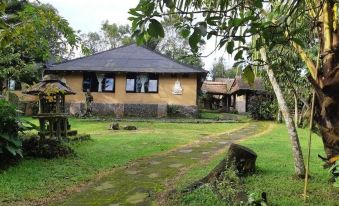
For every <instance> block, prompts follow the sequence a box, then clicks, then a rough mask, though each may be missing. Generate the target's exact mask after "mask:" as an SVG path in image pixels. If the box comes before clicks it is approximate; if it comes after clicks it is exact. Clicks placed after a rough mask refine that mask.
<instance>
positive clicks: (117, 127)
mask: <svg viewBox="0 0 339 206" xmlns="http://www.w3.org/2000/svg"><path fill="white" fill-rule="evenodd" d="M112 129H113V130H119V129H120V126H119V123H115V124H112Z"/></svg>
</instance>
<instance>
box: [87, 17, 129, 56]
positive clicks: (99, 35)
mask: <svg viewBox="0 0 339 206" xmlns="http://www.w3.org/2000/svg"><path fill="white" fill-rule="evenodd" d="M133 42H134V40H133V38H132V33H131V28H130V26H129V25H127V24H126V25H118V24H116V23H112V24H110V23H109V22H108V20H106V21H104V22H103V23H102V25H101V30H100V32H89V33H87V34H82V35H81V46H82V53H83V54H84V55H90V54H94V53H97V52H101V51H105V50H108V49H113V48H116V47H119V46H123V45H127V44H131V43H133Z"/></svg>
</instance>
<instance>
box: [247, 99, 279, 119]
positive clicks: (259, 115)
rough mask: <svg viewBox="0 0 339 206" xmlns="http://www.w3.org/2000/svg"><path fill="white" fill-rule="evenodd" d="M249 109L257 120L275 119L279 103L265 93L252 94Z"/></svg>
mask: <svg viewBox="0 0 339 206" xmlns="http://www.w3.org/2000/svg"><path fill="white" fill-rule="evenodd" d="M248 103H249V104H248V111H249V113H250V116H251V118H253V119H255V120H273V119H274V118H275V115H276V112H277V105H276V104H275V103H274V101H273V98H272V97H270V96H265V95H255V96H251V97H250V99H249V100H248Z"/></svg>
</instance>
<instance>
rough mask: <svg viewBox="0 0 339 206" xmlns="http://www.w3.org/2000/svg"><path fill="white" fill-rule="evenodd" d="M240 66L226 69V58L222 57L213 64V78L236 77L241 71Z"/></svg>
mask: <svg viewBox="0 0 339 206" xmlns="http://www.w3.org/2000/svg"><path fill="white" fill-rule="evenodd" d="M239 70H240V69H239V68H235V67H234V68H231V69H226V65H225V64H224V58H223V57H220V58H219V59H218V61H217V62H215V63H214V64H213V68H212V71H211V76H212V78H213V79H215V78H235V77H236V76H237V74H238V73H239V72H238V71H239Z"/></svg>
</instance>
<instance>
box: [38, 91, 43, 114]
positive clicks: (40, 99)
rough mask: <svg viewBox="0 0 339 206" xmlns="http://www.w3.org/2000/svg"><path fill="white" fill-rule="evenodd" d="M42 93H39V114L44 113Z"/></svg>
mask: <svg viewBox="0 0 339 206" xmlns="http://www.w3.org/2000/svg"><path fill="white" fill-rule="evenodd" d="M42 98H43V97H42V95H39V114H42V113H43V108H42V107H43V104H42Z"/></svg>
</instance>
